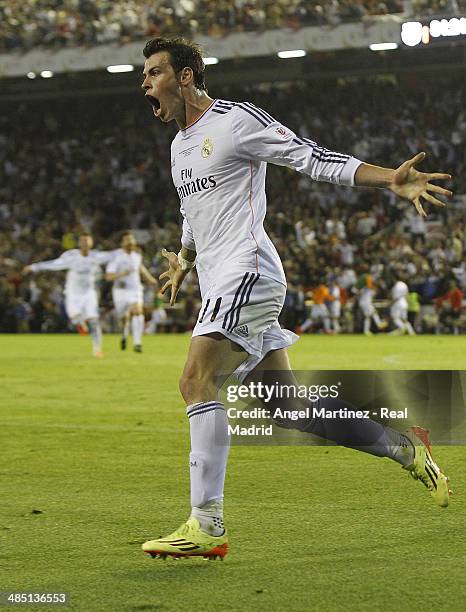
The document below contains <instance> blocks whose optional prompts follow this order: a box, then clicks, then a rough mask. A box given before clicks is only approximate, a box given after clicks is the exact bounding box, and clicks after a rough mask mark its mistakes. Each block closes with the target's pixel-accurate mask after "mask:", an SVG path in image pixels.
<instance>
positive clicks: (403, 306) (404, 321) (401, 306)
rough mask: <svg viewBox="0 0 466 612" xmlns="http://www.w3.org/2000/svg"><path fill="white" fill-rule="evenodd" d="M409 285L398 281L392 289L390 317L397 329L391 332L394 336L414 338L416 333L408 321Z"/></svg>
mask: <svg viewBox="0 0 466 612" xmlns="http://www.w3.org/2000/svg"><path fill="white" fill-rule="evenodd" d="M408 293H409V289H408V285H407V284H406V283H405V282H404V281H402V280H398V281H396V283H395V284H394V285H393V287H392V304H391V306H390V317H391V319H392V321H393V323H394V325H395V329H394V330H393V331H392V332H390V333H391V334H394V335H399V334H409V335H410V336H413V335H414V334H415V333H416V332H415V331H414V329H413V326H412V325H411V323H410V322H409V321H408V301H407V299H406V298H407V296H408Z"/></svg>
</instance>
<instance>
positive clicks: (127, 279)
mask: <svg viewBox="0 0 466 612" xmlns="http://www.w3.org/2000/svg"><path fill="white" fill-rule="evenodd" d="M141 264H142V255H141V253H138V252H137V251H131V253H127V252H126V251H124V250H123V249H117V250H116V251H114V256H113V259H112V260H111V261H110V263H109V264H108V266H107V269H106V271H107V272H109V273H110V274H119V273H120V272H126V271H128V270H129V272H130V273H129V274H127V275H126V276H122V277H121V278H119V279H117V280H116V281H115V282H114V283H113V288H114V289H127V290H129V291H139V290H141V289H142V283H141V273H140V267H141Z"/></svg>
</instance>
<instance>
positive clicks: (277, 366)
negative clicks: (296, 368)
mask: <svg viewBox="0 0 466 612" xmlns="http://www.w3.org/2000/svg"><path fill="white" fill-rule="evenodd" d="M251 382H253V383H259V382H261V383H262V384H263V385H265V386H267V387H268V388H269V389H274V390H275V392H276V393H275V395H272V396H271V397H270V398H269V400H268V401H267V402H265V401H263V402H262V403H263V407H264V408H267V409H272V408H274V407H275V408H276V407H278V406H280V407H281V408H283V409H285V410H296V409H297V408H299V407H300V406H298V404H301V399H299V397H297V396H298V394H296V395H295V394H293V393H290V394H289V393H288V390H289V389H290V388H291V387H299V382H298V381H297V379H296V376H295V374H294V372H293V370H292V369H291V364H290V360H289V357H288V351H287V349H286V348H281V349H278V350H273V351H270V352H269V353H267V355H266V356H265V357H264V359H263V360H262V361H261V362H260V363H259V364H258V365H257V366H256V367H255V368H254V369H253V370H252V371H251V372H250V373H249V374H248V375H247V377H246V378H245V380H244V384H246V385H249V384H250V383H251ZM288 395H290V397H288Z"/></svg>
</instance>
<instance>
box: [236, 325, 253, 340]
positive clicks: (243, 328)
mask: <svg viewBox="0 0 466 612" xmlns="http://www.w3.org/2000/svg"><path fill="white" fill-rule="evenodd" d="M233 331H234V333H235V334H238V336H243V338H247V337H248V336H249V329H248V326H247V325H240V326H239V327H235V329H234V330H233Z"/></svg>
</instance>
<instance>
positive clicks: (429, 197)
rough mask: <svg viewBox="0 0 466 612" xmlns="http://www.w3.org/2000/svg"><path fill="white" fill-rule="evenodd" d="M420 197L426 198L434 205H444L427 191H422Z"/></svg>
mask: <svg viewBox="0 0 466 612" xmlns="http://www.w3.org/2000/svg"><path fill="white" fill-rule="evenodd" d="M422 197H423V198H424V200H427V201H428V202H430V203H431V204H433V205H434V206H440V207H441V208H443V207H444V206H445V202H441V201H440V200H437V198H434V196H431V195H429V194H428V193H427V191H424V193H423V194H422Z"/></svg>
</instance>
